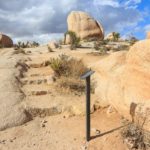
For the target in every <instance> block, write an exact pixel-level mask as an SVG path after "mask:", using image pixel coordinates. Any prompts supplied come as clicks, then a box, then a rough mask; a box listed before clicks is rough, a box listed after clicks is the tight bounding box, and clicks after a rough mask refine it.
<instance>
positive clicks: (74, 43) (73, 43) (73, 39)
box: [65, 31, 80, 50]
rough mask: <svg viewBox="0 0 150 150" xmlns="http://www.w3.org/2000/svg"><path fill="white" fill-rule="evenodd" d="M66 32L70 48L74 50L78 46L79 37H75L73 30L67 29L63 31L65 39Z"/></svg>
mask: <svg viewBox="0 0 150 150" xmlns="http://www.w3.org/2000/svg"><path fill="white" fill-rule="evenodd" d="M67 34H68V35H69V36H70V44H71V46H70V49H71V50H74V49H76V48H77V47H79V46H80V38H79V37H77V35H76V33H75V32H73V31H67V32H66V33H65V39H66V35H67Z"/></svg>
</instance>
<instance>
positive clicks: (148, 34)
mask: <svg viewBox="0 0 150 150" xmlns="http://www.w3.org/2000/svg"><path fill="white" fill-rule="evenodd" d="M147 39H150V31H149V32H147Z"/></svg>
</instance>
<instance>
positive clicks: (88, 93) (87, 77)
mask: <svg viewBox="0 0 150 150" xmlns="http://www.w3.org/2000/svg"><path fill="white" fill-rule="evenodd" d="M93 73H94V71H92V70H89V71H88V72H86V73H85V74H83V75H82V76H81V79H85V80H86V91H85V93H86V140H87V141H90V130H91V123H90V122H91V121H90V120H91V119H90V103H91V100H90V96H91V85H90V77H91V75H92V74H93Z"/></svg>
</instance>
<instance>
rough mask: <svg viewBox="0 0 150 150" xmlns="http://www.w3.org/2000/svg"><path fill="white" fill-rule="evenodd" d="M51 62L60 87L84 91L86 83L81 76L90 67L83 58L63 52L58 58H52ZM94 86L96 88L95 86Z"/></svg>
mask: <svg viewBox="0 0 150 150" xmlns="http://www.w3.org/2000/svg"><path fill="white" fill-rule="evenodd" d="M49 64H50V66H51V68H52V69H53V70H54V72H55V75H56V77H57V81H58V82H57V86H58V87H61V88H66V89H70V90H73V91H77V92H83V91H84V89H85V83H84V81H83V80H80V76H81V75H82V74H83V73H85V72H86V71H88V70H89V69H88V68H87V67H86V66H85V65H84V63H83V62H82V60H77V59H75V58H72V57H69V56H67V55H64V54H62V55H60V56H59V57H58V58H51V59H50V61H49ZM92 87H93V89H94V86H92ZM93 91H94V90H93Z"/></svg>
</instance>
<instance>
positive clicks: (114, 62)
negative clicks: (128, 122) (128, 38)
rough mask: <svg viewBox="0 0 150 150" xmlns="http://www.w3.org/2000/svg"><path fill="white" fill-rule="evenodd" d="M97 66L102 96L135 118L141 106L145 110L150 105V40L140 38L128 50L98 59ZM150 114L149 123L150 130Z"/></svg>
mask: <svg viewBox="0 0 150 150" xmlns="http://www.w3.org/2000/svg"><path fill="white" fill-rule="evenodd" d="M97 66H98V67H97ZM95 70H96V74H95V76H97V78H98V79H97V84H98V86H97V88H96V93H97V95H99V99H102V100H105V101H108V102H109V103H110V104H111V105H112V106H113V107H114V108H115V109H116V110H117V111H118V112H120V113H121V114H123V115H124V116H126V117H128V118H132V117H134V118H135V112H136V114H138V113H137V109H138V108H139V106H141V109H143V111H147V110H148V109H150V92H149V91H150V40H144V41H139V42H137V43H136V44H135V45H134V46H133V47H131V49H130V50H129V52H125V51H124V52H123V51H122V52H116V53H113V54H112V55H110V56H109V57H107V58H105V59H103V60H102V61H100V62H99V63H97V64H96V65H95ZM133 104H134V106H135V107H133ZM141 109H140V110H141ZM142 113H143V114H146V112H142ZM148 113H149V112H148ZM149 116H150V114H149V115H147V121H148V122H147V123H146V127H147V128H148V129H149V130H150V117H149ZM143 117H144V116H143ZM137 118H138V117H137Z"/></svg>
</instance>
